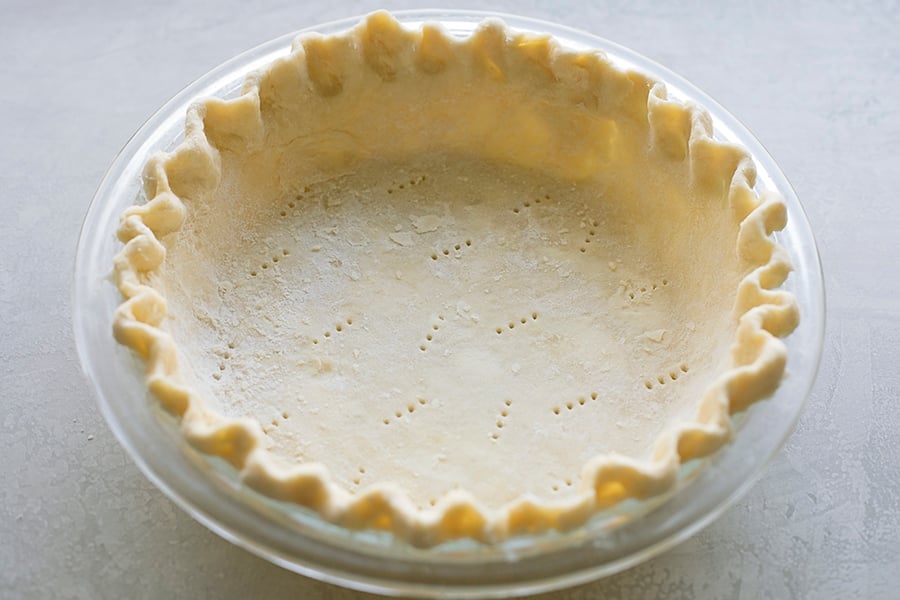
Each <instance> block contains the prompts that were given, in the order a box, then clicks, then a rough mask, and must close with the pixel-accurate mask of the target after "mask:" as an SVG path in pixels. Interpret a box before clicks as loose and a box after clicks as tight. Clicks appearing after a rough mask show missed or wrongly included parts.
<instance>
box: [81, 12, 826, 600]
mask: <svg viewBox="0 0 900 600" xmlns="http://www.w3.org/2000/svg"><path fill="white" fill-rule="evenodd" d="M395 17H397V18H398V19H399V20H400V21H401V22H402V23H403V24H404V25H405V26H408V27H410V28H417V27H419V26H420V25H421V24H422V23H424V22H440V23H441V24H442V25H443V26H444V28H445V29H446V30H447V31H449V32H450V33H453V34H455V35H459V36H467V35H469V34H470V33H472V31H473V30H474V29H475V27H476V26H477V24H478V23H479V22H481V21H482V20H484V19H485V18H488V17H500V18H501V19H503V20H504V21H505V22H506V24H507V25H508V26H509V27H511V28H513V29H515V30H519V31H530V32H538V33H548V34H550V35H552V36H554V37H555V38H556V39H557V40H558V41H559V42H560V43H562V44H563V45H564V46H566V47H569V48H572V49H576V50H585V49H590V48H596V49H600V50H603V51H605V52H606V53H607V54H608V56H609V58H610V59H611V60H612V61H613V62H615V63H616V64H618V65H619V66H622V67H626V68H630V69H634V70H637V71H640V72H643V73H645V74H647V75H649V76H651V77H653V78H654V79H657V80H660V81H663V82H665V83H666V85H667V87H668V92H669V94H670V95H671V96H673V97H676V98H679V99H681V100H689V101H692V102H696V103H698V104H700V105H702V106H704V107H705V108H706V109H707V110H708V111H709V112H710V114H711V115H712V118H713V121H714V126H715V130H716V137H717V138H718V139H722V140H727V141H731V142H735V143H737V144H740V145H742V146H744V147H745V148H746V149H747V150H748V151H749V152H750V154H751V155H752V156H753V158H754V160H755V162H756V165H757V168H758V181H757V188H758V189H759V190H763V189H773V190H777V191H778V192H779V193H780V194H781V195H782V196H783V197H784V198H785V200H786V202H787V206H788V214H789V221H788V225H787V227H786V228H785V229H784V231H782V232H779V233H778V234H777V236H776V237H777V239H778V241H779V242H780V243H781V244H782V245H783V246H784V247H785V248H786V249H787V250H788V252H789V253H790V255H791V258H792V260H793V264H794V268H795V270H794V272H793V273H792V274H791V276H790V278H789V279H788V281H787V283H786V285H785V287H786V288H787V289H789V290H790V291H792V292H793V293H794V294H795V295H796V297H797V300H798V302H799V305H800V309H801V322H800V326H799V327H798V328H797V329H796V331H794V333H792V334H791V335H790V336H789V337H788V338H786V343H787V346H788V351H789V357H788V374H787V376H786V377H785V379H784V382H783V383H782V385H781V387H780V388H779V389H778V391H777V392H776V394H775V395H774V396H773V397H772V398H770V399H768V400H765V401H763V402H760V403H758V404H756V405H754V406H753V407H752V408H751V409H750V410H749V411H747V412H746V413H743V414H741V415H739V416H738V418H737V419H736V435H735V438H734V441H733V442H732V443H731V444H729V445H728V446H726V447H725V448H724V449H723V450H722V451H720V452H719V453H717V454H716V455H714V456H712V457H711V458H709V459H706V460H704V461H695V462H693V463H689V464H687V465H685V466H684V467H683V469H682V473H681V478H680V483H679V485H678V486H677V488H676V489H675V490H674V491H673V492H672V493H671V494H669V495H668V496H666V497H665V498H658V499H655V500H653V501H649V502H637V501H629V502H625V503H623V504H621V505H620V506H618V507H617V508H616V509H614V510H612V511H608V512H607V513H603V514H600V515H597V516H596V517H595V518H594V519H592V520H591V521H590V522H588V524H587V525H585V526H584V527H582V528H580V529H578V530H576V531H573V532H568V533H564V534H562V533H547V534H541V535H536V536H532V537H516V538H513V539H510V540H508V541H506V542H504V543H502V544H499V545H495V546H485V545H479V544H476V543H474V542H471V543H470V542H453V543H448V544H444V545H442V546H438V547H436V548H432V549H428V550H421V549H416V548H413V547H411V546H409V545H407V544H404V543H401V542H398V541H396V540H394V539H393V538H392V537H391V536H390V535H389V534H381V533H371V532H351V531H348V530H344V529H342V528H340V527H337V526H334V525H330V524H328V523H326V522H325V521H323V520H321V519H320V518H318V517H317V516H316V515H315V514H314V513H312V512H310V511H307V510H305V509H301V508H298V507H295V506H289V505H286V504H281V503H278V502H276V501H273V500H270V499H268V498H266V497H263V496H261V495H259V494H257V493H255V492H253V491H252V490H250V489H248V488H246V487H245V486H244V485H242V484H241V482H240V480H239V478H238V475H237V473H236V472H235V471H234V470H233V469H232V468H231V467H230V466H228V465H227V464H226V463H224V462H223V461H219V460H217V459H211V458H209V457H206V456H204V455H201V454H199V453H198V452H197V451H195V450H194V449H193V448H191V447H190V446H189V445H188V444H187V442H186V441H185V440H184V438H183V437H182V436H181V434H180V432H179V429H178V424H177V422H176V420H175V419H174V418H173V417H171V416H170V415H169V414H167V413H166V412H165V411H163V410H162V409H161V408H160V407H159V405H158V403H157V402H156V401H155V399H154V398H152V397H151V396H150V395H149V394H148V392H147V391H146V387H145V385H144V383H143V367H142V365H141V364H140V362H139V361H138V359H137V358H136V357H135V356H133V355H132V354H131V352H130V351H129V350H127V349H126V348H125V347H123V346H120V345H119V344H117V343H116V342H115V340H114V339H113V336H112V326H111V323H112V317H113V313H114V311H115V309H116V307H117V305H118V304H119V303H120V302H121V297H120V295H119V292H118V290H117V289H116V287H115V286H114V285H113V284H112V283H111V281H110V279H109V275H110V272H111V268H112V263H113V256H114V254H115V253H117V252H118V250H119V249H120V247H121V244H120V243H119V242H118V240H117V238H116V228H117V225H118V220H119V216H120V215H121V214H122V212H123V211H124V210H125V208H126V207H128V206H129V205H132V204H134V203H136V202H140V201H141V200H142V191H141V173H142V169H143V166H144V163H145V161H146V160H147V158H148V157H149V156H150V155H151V154H153V153H154V152H156V151H158V150H169V149H171V148H173V147H174V146H175V145H177V144H178V143H179V142H180V141H181V139H182V138H183V134H184V117H185V113H186V111H187V107H188V105H189V104H190V103H191V102H193V101H195V100H197V99H198V98H201V97H205V96H218V97H224V98H228V97H234V96H236V95H237V94H238V93H239V90H240V87H241V84H242V81H243V78H244V76H245V75H246V74H247V73H249V72H250V71H252V70H254V69H257V68H259V67H262V66H263V65H265V64H267V63H269V62H270V61H272V60H273V59H275V58H277V57H280V56H284V55H286V54H287V53H288V52H289V49H290V43H291V40H292V39H293V38H294V37H295V35H296V34H290V35H287V36H284V37H280V38H278V39H275V40H272V41H270V42H267V43H265V44H263V45H261V46H259V47H257V48H254V49H252V50H250V51H248V52H245V53H243V54H241V55H240V56H237V57H235V58H233V59H231V60H229V61H228V62H226V63H224V64H222V65H221V66H219V67H217V68H216V69H213V70H212V71H210V72H209V73H207V74H206V75H204V76H203V77H201V78H200V79H198V80H197V81H195V82H194V83H192V84H191V85H190V86H188V87H187V88H186V89H184V90H183V91H182V92H181V93H179V94H178V95H177V96H175V97H174V98H172V100H170V101H169V102H168V103H167V104H166V105H165V106H163V107H162V108H161V109H160V110H159V111H158V112H157V113H156V114H154V115H153V116H152V117H151V118H150V119H149V120H148V121H147V122H146V123H145V124H144V125H143V126H142V127H141V128H140V130H138V132H137V133H136V134H135V135H134V137H133V138H132V139H131V140H130V141H129V142H128V144H127V145H126V146H125V148H124V149H123V150H122V151H121V152H120V153H119V155H118V156H117V157H116V159H115V161H114V162H113V164H112V166H111V167H110V169H109V171H108V172H107V174H106V176H105V178H104V179H103V182H102V183H101V184H100V187H99V189H98V191H97V194H96V196H95V198H94V200H93V202H92V203H91V206H90V209H89V211H88V214H87V216H86V218H85V222H84V226H83V229H82V232H81V238H80V241H79V245H78V255H77V260H76V265H75V281H74V311H73V312H74V315H75V316H74V321H75V323H74V326H75V336H76V342H77V345H78V352H79V355H80V357H81V361H82V364H83V367H84V370H85V373H86V374H87V376H88V378H89V379H90V380H91V382H92V383H93V385H94V386H95V388H96V390H97V396H98V400H99V404H100V408H101V410H102V412H103V414H104V416H105V417H106V420H107V422H108V423H109V425H110V427H111V428H112V430H113V432H114V433H115V434H116V436H117V437H118V438H119V440H120V442H121V443H122V445H123V446H125V448H126V449H127V451H128V452H129V453H130V454H131V456H132V458H133V459H134V460H135V462H136V463H137V464H138V466H139V467H140V468H141V470H142V471H143V472H144V473H145V475H146V476H147V477H148V478H150V480H151V481H153V482H154V484H156V486H157V487H159V488H160V489H161V490H162V491H163V492H164V493H165V494H166V495H168V496H169V497H170V498H171V499H172V500H174V501H175V502H176V503H177V504H179V505H180V506H181V507H182V508H184V509H185V510H186V511H187V512H188V513H190V514H191V515H192V516H193V517H194V518H196V519H197V520H198V521H200V522H201V523H203V524H204V525H206V526H207V527H209V528H210V529H211V530H213V531H215V532H216V533H218V534H219V535H221V536H222V537H224V538H225V539H227V540H229V541H231V542H233V543H236V544H238V545H240V546H242V547H244V548H246V549H248V550H250V551H251V552H254V553H256V554H258V555H260V556H262V557H264V558H267V559H268V560H270V561H272V562H274V563H276V564H278V565H281V566H283V567H285V568H287V569H290V570H293V571H296V572H298V573H302V574H304V575H308V576H310V577H314V578H317V579H321V580H324V581H329V582H332V583H337V584H340V585H344V586H347V587H352V588H356V589H360V590H366V591H372V592H380V593H386V594H394V595H410V596H434V595H442V594H452V595H454V596H467V595H468V596H478V597H486V596H499V595H503V596H509V595H516V594H525V593H534V592H539V591H546V590H550V589H556V588H560V587H564V586H569V585H574V584H577V583H580V582H585V581H589V580H592V579H596V578H599V577H603V576H606V575H610V574H612V573H615V572H618V571H621V570H623V569H625V568H627V567H629V566H632V565H635V564H637V563H639V562H642V561H644V560H647V559H648V558H650V557H652V556H654V555H656V554H659V553H660V552H662V551H664V550H665V549H667V548H670V547H672V546H673V545H675V544H677V543H679V542H680V541H682V540H684V539H686V538H687V537H689V536H690V535H692V534H694V533H695V532H697V531H698V530H699V529H701V528H702V527H704V526H705V525H707V524H708V523H709V522H711V521H712V520H713V519H715V518H716V517H717V516H718V515H720V514H721V513H722V512H723V511H724V510H725V509H726V508H727V507H729V506H730V505H732V504H733V503H734V502H735V501H736V500H737V499H738V498H740V497H741V496H742V495H743V494H744V493H745V492H746V491H747V490H748V489H749V488H750V486H751V485H752V484H753V483H754V481H755V480H756V479H757V478H758V477H759V475H760V474H761V473H762V471H763V469H764V467H765V466H766V464H767V463H768V462H769V460H770V459H771V458H772V457H773V456H774V455H775V454H776V453H777V452H778V451H779V449H780V448H781V446H782V445H783V444H784V442H785V440H786V439H787V438H788V436H789V435H790V433H791V431H793V429H794V426H795V424H796V422H797V419H798V418H799V415H800V412H801V409H802V407H803V405H804V403H805V400H806V397H807V395H808V393H809V390H810V388H811V387H812V384H813V381H814V379H815V376H816V371H817V368H818V364H819V357H820V354H821V349H822V338H823V331H824V319H825V305H824V289H823V281H822V274H821V268H820V263H819V256H818V253H817V251H816V246H815V241H814V239H813V234H812V231H811V230H810V226H809V223H808V221H807V219H806V215H805V214H804V211H803V208H802V206H801V205H800V202H799V200H798V199H797V196H796V195H795V193H794V191H793V190H792V189H791V186H790V184H789V183H788V181H787V179H786V178H785V177H784V175H783V174H782V172H781V170H780V169H779V168H778V166H777V165H776V164H775V161H774V160H773V159H772V158H771V157H770V156H769V155H768V153H767V152H766V150H765V149H764V148H763V147H762V145H760V143H759V142H758V141H757V140H756V139H755V138H754V137H753V135H752V134H751V133H750V132H749V131H748V130H747V129H746V128H745V127H744V126H743V125H741V123H740V122H738V120H737V119H735V118H734V117H733V116H731V115H730V114H729V113H728V112H727V111H726V110H725V109H723V108H722V107H721V106H719V105H718V104H717V103H716V102H715V101H714V100H713V99H712V98H710V97H709V96H707V95H706V94H704V93H703V92H702V91H700V90H698V89H697V88H696V87H694V86H693V85H691V84H690V83H688V82H687V81H685V80H684V79H682V78H681V77H679V76H678V75H676V74H675V73H672V72H671V71H669V70H667V69H665V68H663V67H661V66H659V65H657V64H655V63H653V62H652V61H650V60H648V59H646V58H644V57H642V56H640V55H638V54H635V53H634V52H632V51H630V50H627V49H625V48H622V47H620V46H618V45H616V44H614V43H611V42H609V41H607V40H604V39H602V38H598V37H595V36H593V35H590V34H587V33H584V32H580V31H576V30H574V29H570V28H567V27H562V26H559V25H554V24H552V23H547V22H543V21H538V20H534V19H526V18H521V17H516V16H512V15H496V14H489V13H481V12H462V11H450V10H427V11H408V12H400V13H396V14H395ZM360 20H361V19H360V18H359V17H356V18H351V19H347V20H343V21H338V22H333V23H328V24H325V25H320V26H317V27H313V28H310V29H309V30H308V31H317V32H320V33H323V34H329V33H337V32H341V31H344V30H346V29H349V28H351V27H353V26H355V25H356V24H357V23H359V21H360ZM298 33H300V32H298Z"/></svg>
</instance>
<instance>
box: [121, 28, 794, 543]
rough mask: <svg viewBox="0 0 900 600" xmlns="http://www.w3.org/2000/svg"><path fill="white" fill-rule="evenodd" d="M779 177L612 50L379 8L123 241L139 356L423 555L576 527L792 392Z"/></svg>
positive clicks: (174, 183) (183, 417) (229, 428)
mask: <svg viewBox="0 0 900 600" xmlns="http://www.w3.org/2000/svg"><path fill="white" fill-rule="evenodd" d="M755 175H756V173H755V167H754V164H753V161H752V160H751V159H750V157H749V155H748V154H747V152H746V151H745V150H743V149H742V148H740V147H737V146H735V145H733V144H728V143H722V142H719V141H716V140H714V139H713V131H712V128H711V122H710V119H709V117H708V115H707V113H706V112H705V111H704V110H703V109H702V108H700V107H697V106H694V105H690V104H685V103H682V102H680V101H677V100H672V99H670V98H669V97H668V96H667V93H666V89H665V86H664V85H663V84H661V83H659V82H656V81H653V80H652V79H650V78H648V77H646V76H644V75H640V74H638V73H636V72H633V71H624V70H621V69H619V68H618V67H616V66H614V65H613V64H611V63H610V62H609V61H608V60H607V59H606V58H605V57H604V56H603V55H602V54H599V53H595V52H574V51H571V50H567V49H564V48H561V47H559V46H558V45H557V44H556V43H555V42H554V41H553V40H552V39H551V38H548V37H546V36H535V35H530V34H520V33H514V32H511V31H509V30H508V29H506V27H505V26H504V25H503V24H502V23H499V22H496V21H486V22H485V23H484V24H483V25H481V26H480V27H479V28H478V29H477V31H476V32H475V33H474V34H473V35H472V36H471V37H470V38H468V39H466V40H456V39H454V38H452V37H451V36H449V35H447V34H446V33H444V32H443V31H442V30H441V29H440V28H439V27H436V26H425V27H423V28H422V29H421V30H417V31H409V30H407V29H404V28H403V27H402V26H401V25H400V24H399V23H397V22H396V21H394V20H393V18H392V17H390V16H389V15H387V14H385V13H376V14H375V15H371V16H370V17H368V18H367V19H366V20H365V21H364V22H363V23H362V24H360V25H359V26H358V27H356V28H354V29H353V30H351V31H350V32H347V33H344V34H341V35H334V36H328V37H324V36H317V35H306V36H303V37H301V38H298V40H297V42H296V43H295V46H294V49H293V52H292V53H291V54H290V55H289V56H287V57H285V58H282V59H279V60H277V61H275V62H274V63H272V64H271V65H268V66H266V67H264V68H262V69H260V70H258V71H256V72H255V73H254V74H252V75H251V76H249V77H248V78H247V80H246V82H245V84H244V88H243V91H242V94H241V95H240V96H239V97H238V98H235V99H230V100H221V99H209V100H204V101H201V102H199V103H197V104H195V105H193V106H192V107H191V108H190V110H189V112H188V117H187V127H186V133H185V139H184V141H183V142H182V143H181V144H180V145H179V146H178V147H177V148H175V149H174V150H173V151H171V152H167V153H163V154H158V155H156V156H154V157H153V158H151V159H150V160H149V162H148V163H147V166H146V170H145V191H146V197H147V200H148V201H147V202H146V203H145V204H142V205H138V206H134V207H132V208H129V209H128V210H127V211H126V212H125V215H124V217H123V219H122V221H121V226H120V228H119V238H120V240H121V241H122V242H123V243H124V248H123V250H122V251H121V253H120V254H119V255H118V256H117V257H116V259H115V270H114V271H115V279H116V283H117V286H118V288H119V290H120V291H121V292H122V294H123V296H124V299H125V301H124V302H123V303H122V305H121V306H120V307H119V308H118V310H117V311H116V315H115V335H116V338H117V339H118V340H119V341H120V342H121V343H123V344H125V345H127V346H129V347H130V348H132V349H133V350H135V351H136V352H137V354H138V355H140V356H141V358H142V359H143V360H144V361H145V362H146V366H147V371H146V372H147V376H146V382H147V385H148V387H149V388H150V390H151V391H152V392H153V394H154V395H155V396H156V397H157V398H158V399H159V401H160V402H161V403H162V404H163V406H165V408H166V409H167V410H168V411H170V412H171V413H173V414H175V415H177V416H178V417H179V418H180V421H181V429H182V432H183V434H184V435H185V437H186V439H187V440H188V441H189V442H190V443H191V444H192V445H193V446H194V447H196V448H197V449H199V450H200V451H201V452H204V453H207V454H210V455H214V456H218V457H221V458H223V459H225V460H226V461H228V462H229V463H230V464H231V465H232V466H233V467H234V468H236V469H237V470H239V471H240V473H241V477H242V479H243V481H244V482H245V483H246V484H247V485H248V486H250V487H251V488H253V489H255V490H257V491H259V492H261V493H263V494H264V495H267V496H270V497H272V498H276V499H279V500H284V501H287V502H291V503H296V504H300V505H303V506H306V507H309V508H311V509H313V510H315V511H317V512H318V513H319V514H320V515H321V516H322V517H323V518H325V519H326V520H329V521H331V522H333V523H336V524H338V525H340V526H342V527H346V528H349V529H384V530H387V531H390V532H391V533H393V534H394V535H395V536H396V537H398V538H400V539H403V540H406V541H408V542H411V543H412V544H414V545H416V546H433V545H435V544H439V543H442V542H446V541H448V540H453V539H457V538H472V539H476V540H479V541H481V542H486V543H497V542H500V541H502V540H504V539H507V538H508V537H510V536H514V535H520V534H524V533H534V532H540V531H544V530H548V529H555V530H570V529H573V528H577V527H579V526H581V525H582V524H583V523H584V522H585V521H586V520H587V519H588V518H589V517H590V516H591V515H593V514H595V513H596V512H598V511H602V510H605V509H608V508H609V507H611V506H614V505H616V504H617V503H619V502H621V501H622V500H624V499H628V498H634V499H643V498H650V497H653V496H657V495H659V494H662V493H664V492H666V491H668V490H670V489H671V488H672V487H673V485H674V484H675V482H676V479H677V474H678V470H679V468H680V466H681V465H682V464H683V463H685V462H687V461H690V460H693V459H697V458H702V457H705V456H708V455H710V454H711V453H713V452H714V451H716V450H717V449H719V448H720V447H721V446H722V445H723V444H724V443H725V442H727V441H728V440H729V438H730V436H731V433H732V421H731V415H732V414H734V413H737V412H740V411H743V410H744V409H746V408H747V407H748V406H749V405H750V404H752V403H753V402H756V401H757V400H760V399H762V398H765V397H766V396H768V395H770V394H771V393H772V392H773V391H774V390H775V389H776V388H777V386H778V385H779V383H780V381H781V378H782V375H783V372H784V368H785V362H786V357H787V352H786V349H785V346H784V344H783V342H782V341H781V340H780V339H779V337H781V336H784V335H787V334H788V333H790V332H791V331H792V330H793V329H794V327H795V326H796V324H797V322H798V314H799V313H798V309H797V304H796V302H795V300H794V298H793V296H792V295H791V294H790V293H789V292H787V291H784V290H779V289H777V288H778V287H779V286H780V285H781V284H782V283H783V282H784V280H785V279H786V277H787V275H788V273H789V271H790V261H789V259H788V257H787V254H786V252H785V251H784V250H783V249H782V247H781V246H779V245H778V244H777V243H776V242H775V240H774V238H773V237H772V233H773V232H774V231H776V230H778V229H781V228H782V227H783V226H784V225H785V218H786V211H785V203H784V201H783V200H782V198H781V197H780V196H778V195H777V194H774V193H766V194H764V195H762V196H760V195H758V194H757V193H756V192H755V191H754V184H755Z"/></svg>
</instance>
